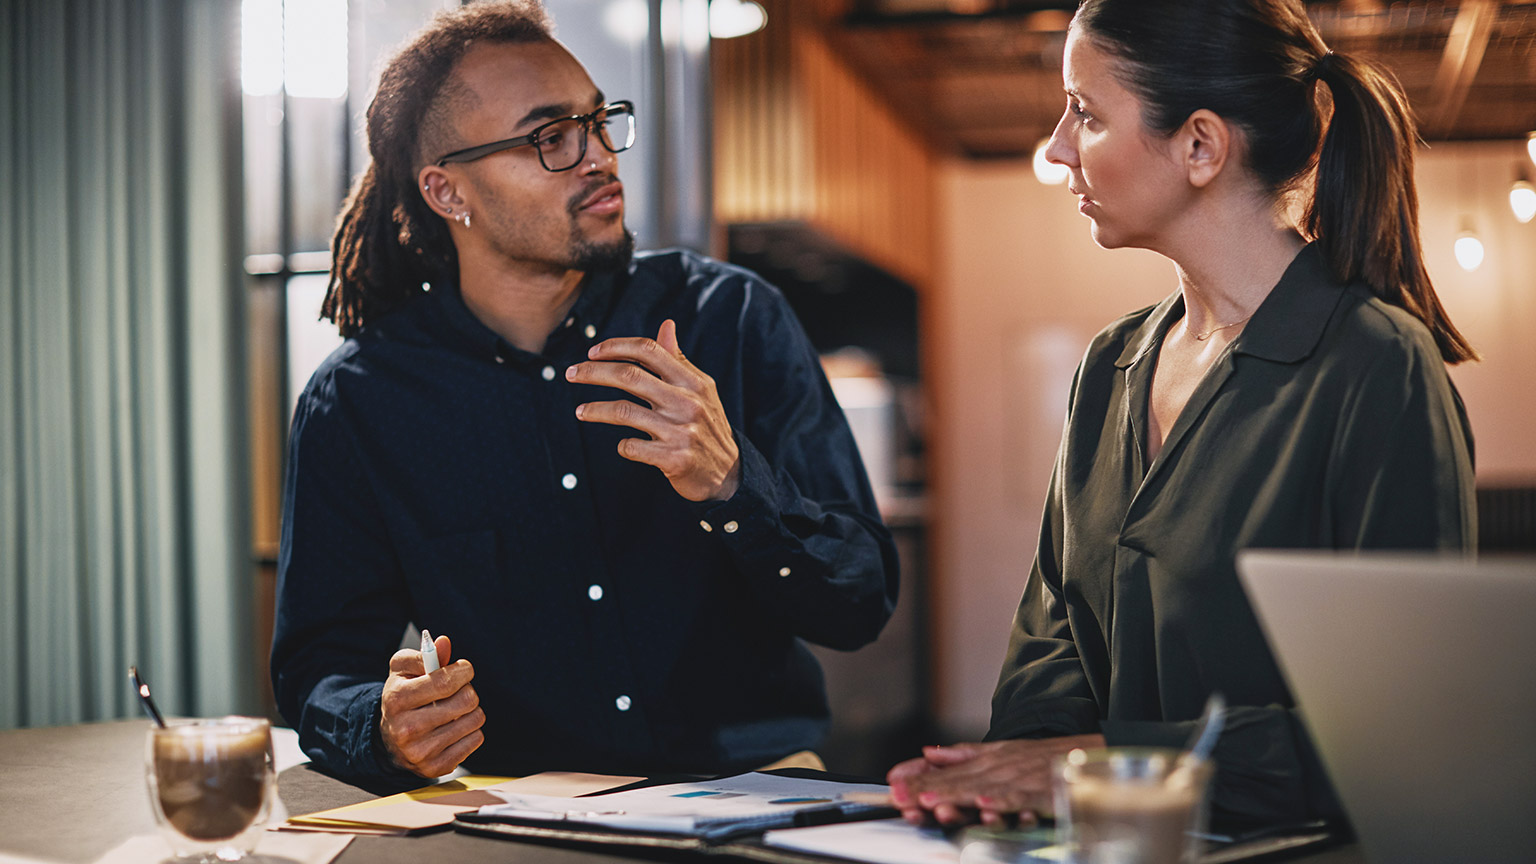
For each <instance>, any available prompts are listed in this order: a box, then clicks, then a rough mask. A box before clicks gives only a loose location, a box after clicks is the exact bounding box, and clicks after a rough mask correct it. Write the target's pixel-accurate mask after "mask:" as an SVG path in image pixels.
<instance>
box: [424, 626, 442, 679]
mask: <svg viewBox="0 0 1536 864" xmlns="http://www.w3.org/2000/svg"><path fill="white" fill-rule="evenodd" d="M421 665H423V666H425V667H427V674H428V675H431V674H432V673H433V672H436V671H437V670H439V669H441V668H443V667H441V666H439V665H438V664H437V643H435V642H433V641H432V631H430V630H428V629H426V628H425V627H423V628H422V629H421Z"/></svg>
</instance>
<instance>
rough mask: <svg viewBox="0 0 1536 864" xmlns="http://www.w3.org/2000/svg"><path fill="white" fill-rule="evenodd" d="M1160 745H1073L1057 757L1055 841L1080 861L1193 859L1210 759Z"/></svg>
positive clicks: (1151, 863)
mask: <svg viewBox="0 0 1536 864" xmlns="http://www.w3.org/2000/svg"><path fill="white" fill-rule="evenodd" d="M1183 755H1184V752H1183V751H1181V750H1175V749H1165V748H1157V747H1110V748H1106V749H1100V750H1073V751H1072V752H1071V753H1068V754H1067V755H1065V756H1063V757H1060V758H1058V759H1057V760H1056V762H1055V764H1054V766H1053V769H1054V773H1053V778H1052V779H1053V781H1054V783H1053V791H1054V793H1055V804H1056V829H1057V839H1058V841H1059V842H1060V843H1061V844H1062V845H1063V846H1065V847H1066V851H1067V854H1068V856H1069V859H1068V860H1070V861H1073V862H1077V864H1109V862H1113V864H1193V862H1195V861H1196V860H1198V858H1199V857H1200V839H1199V837H1198V836H1197V835H1198V834H1200V833H1203V832H1204V831H1205V818H1206V791H1207V789H1208V787H1209V786H1210V783H1211V774H1212V773H1213V770H1214V769H1213V766H1212V763H1211V762H1210V761H1209V760H1197V761H1192V760H1186V759H1182V758H1181V757H1182V756H1183Z"/></svg>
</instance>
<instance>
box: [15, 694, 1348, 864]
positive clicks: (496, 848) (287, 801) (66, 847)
mask: <svg viewBox="0 0 1536 864" xmlns="http://www.w3.org/2000/svg"><path fill="white" fill-rule="evenodd" d="M147 728H148V721H145V720H118V721H113V722H108V723H86V724H81V725H78V726H58V727H52V728H45V729H17V730H10V731H4V732H0V857H3V856H4V855H5V854H7V853H8V854H10V855H21V856H28V857H34V858H41V859H44V860H48V861H59V862H91V861H94V860H95V859H96V858H98V857H100V856H101V854H102V853H104V852H106V851H107V850H109V849H111V848H113V847H114V846H117V845H118V844H119V843H121V842H122V841H123V840H125V839H127V838H128V837H131V836H134V835H136V834H149V833H152V832H154V830H155V822H154V816H153V815H152V814H151V813H150V809H149V798H148V795H147V793H146V792H145V788H144V730H145V729H147ZM278 794H279V796H280V797H281V798H282V800H283V803H284V805H286V806H287V808H288V810H289V812H290V813H310V812H314V811H316V810H324V809H327V808H330V807H340V806H342V805H345V804H355V803H357V802H359V801H364V800H367V799H368V798H370V797H372V796H370V795H369V794H368V793H367V792H364V791H363V790H361V789H358V788H357V787H355V786H351V785H348V784H346V783H343V782H341V781H340V780H335V779H333V778H331V777H327V776H325V775H324V774H321V773H320V772H318V771H315V770H314V769H313V768H311V767H310V766H309V765H297V766H294V767H291V768H287V769H286V770H284V771H283V772H282V773H281V774H280V775H279V776H278ZM336 860H337V862H339V864H364V862H379V864H396V862H398V864H421V862H427V861H429V862H432V864H452V862H459V861H466V862H468V861H473V862H482V861H484V862H496V861H516V862H519V864H605V862H633V861H635V860H637V859H634V858H630V857H627V856H623V855H616V854H612V853H606V852H596V851H588V850H584V849H566V848H560V847H555V846H539V845H533V844H528V843H512V842H507V841H504V840H493V839H489V838H483V837H471V836H469V835H465V834H455V833H452V832H443V833H437V834H427V835H423V836H419V837H358V838H356V839H355V840H353V841H352V845H350V846H348V847H347V850H346V851H345V852H343V853H342V854H341V856H340V857H339V858H337V859H336ZM1291 860H1293V861H1297V862H1303V864H1363V862H1364V860H1365V859H1364V857H1363V856H1362V855H1361V854H1360V850H1359V849H1358V847H1356V846H1353V845H1349V846H1341V847H1337V848H1334V849H1328V850H1325V851H1323V852H1319V853H1316V854H1313V855H1308V856H1305V857H1303V858H1295V859H1291Z"/></svg>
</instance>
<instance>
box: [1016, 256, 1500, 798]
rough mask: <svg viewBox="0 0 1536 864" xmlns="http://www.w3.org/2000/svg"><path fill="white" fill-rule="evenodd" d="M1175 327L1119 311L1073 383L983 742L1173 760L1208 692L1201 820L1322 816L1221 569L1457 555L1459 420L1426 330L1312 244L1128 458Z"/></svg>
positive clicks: (1171, 317)
mask: <svg viewBox="0 0 1536 864" xmlns="http://www.w3.org/2000/svg"><path fill="white" fill-rule="evenodd" d="M1182 316H1183V301H1182V299H1181V297H1180V295H1179V294H1177V293H1175V294H1174V295H1173V296H1171V297H1169V298H1168V299H1166V300H1164V301H1163V302H1162V303H1159V304H1158V305H1157V306H1154V307H1152V308H1150V309H1144V310H1142V311H1140V312H1136V313H1134V314H1131V315H1129V316H1126V317H1125V318H1122V319H1120V320H1119V321H1116V322H1115V323H1114V324H1111V325H1110V326H1109V327H1108V328H1107V329H1105V330H1104V331H1103V332H1101V333H1100V334H1099V335H1098V336H1097V337H1095V338H1094V340H1093V343H1092V344H1091V345H1090V346H1089V348H1088V352H1087V354H1086V356H1085V357H1084V358H1083V362H1082V365H1081V366H1080V367H1079V368H1078V372H1077V376H1076V378H1075V380H1074V382H1073V385H1072V392H1071V397H1070V401H1069V403H1068V413H1067V424H1066V429H1065V431H1064V433H1063V436H1062V442H1061V450H1060V452H1059V454H1058V456H1057V460H1056V468H1055V471H1054V473H1053V476H1052V479H1051V488H1050V495H1049V499H1048V501H1047V504H1046V509H1045V516H1044V520H1043V524H1042V525H1041V529H1040V545H1039V550H1038V553H1037V555H1036V558H1035V563H1034V567H1033V568H1032V569H1031V571H1030V575H1029V581H1028V583H1027V584H1026V585H1025V589H1024V597H1023V600H1022V602H1021V603H1020V605H1019V610H1018V614H1017V616H1016V617H1015V619H1014V625H1013V635H1012V638H1011V640H1010V642H1009V646H1008V656H1007V658H1006V660H1005V662H1004V664H1003V670H1002V675H1001V677H1000V680H999V681H998V686H997V692H996V694H995V696H994V697H993V705H992V729H991V732H990V733H989V736H988V737H989V738H993V739H996V738H1022V737H1044V736H1054V735H1067V734H1078V733H1084V732H1092V731H1102V732H1103V733H1104V736H1105V738H1106V739H1107V740H1108V741H1109V743H1110V744H1158V745H1173V746H1180V745H1182V744H1183V743H1184V742H1185V740H1186V739H1187V737H1188V735H1189V733H1190V731H1191V729H1192V727H1193V725H1194V720H1195V718H1196V717H1197V716H1198V715H1199V714H1200V711H1201V709H1202V707H1203V705H1204V703H1205V700H1206V697H1207V696H1208V695H1209V694H1210V693H1211V692H1212V691H1220V692H1221V693H1222V694H1223V695H1224V696H1225V697H1226V700H1227V703H1228V704H1229V705H1232V706H1237V707H1235V708H1234V709H1233V710H1232V711H1231V712H1230V713H1229V715H1228V721H1227V728H1226V732H1225V733H1224V734H1223V736H1222V739H1221V743H1220V745H1219V747H1218V750H1217V758H1218V765H1219V772H1218V777H1217V783H1216V793H1215V799H1214V801H1215V804H1216V806H1217V808H1218V809H1219V810H1220V811H1222V812H1225V813H1227V814H1231V815H1240V816H1248V817H1255V818H1260V819H1291V818H1299V817H1304V816H1310V815H1332V814H1335V813H1336V812H1337V807H1338V805H1337V804H1336V803H1335V801H1334V798H1333V795H1332V792H1331V790H1330V787H1329V785H1328V782H1327V778H1326V777H1325V776H1324V775H1323V773H1322V771H1321V769H1320V767H1319V765H1318V763H1317V760H1316V757H1315V755H1314V753H1313V750H1312V748H1311V746H1310V744H1309V743H1308V741H1307V736H1306V733H1305V732H1304V730H1303V727H1302V725H1301V723H1300V722H1299V719H1298V716H1297V714H1296V712H1295V710H1294V708H1295V702H1294V701H1293V700H1292V698H1291V694H1290V692H1289V690H1288V689H1287V688H1286V685H1285V682H1284V680H1283V679H1282V677H1281V675H1280V672H1279V670H1278V669H1277V667H1276V665H1275V660H1274V657H1273V656H1272V655H1271V654H1270V651H1269V648H1268V646H1267V645H1266V644H1265V641H1264V636H1263V634H1262V633H1261V632H1260V630H1259V625H1258V623H1257V621H1256V620H1255V618H1254V614H1253V611H1252V609H1251V608H1250V607H1249V605H1248V601H1247V599H1246V597H1245V596H1244V594H1243V589H1242V587H1241V586H1240V585H1239V584H1238V579H1237V574H1236V570H1235V567H1234V558H1235V555H1236V553H1237V552H1238V550H1240V549H1248V548H1284V547H1294V548H1333V549H1367V548H1386V549H1411V548H1437V549H1471V548H1473V544H1474V542H1475V536H1476V531H1475V526H1476V513H1475V509H1474V508H1475V499H1474V496H1473V472H1472V432H1471V429H1470V427H1469V425H1468V423H1467V417H1466V412H1465V410H1464V409H1463V407H1462V404H1461V400H1460V397H1459V396H1458V395H1457V393H1456V391H1455V388H1454V387H1453V386H1452V384H1451V381H1450V378H1449V377H1448V376H1447V375H1446V369H1445V364H1444V362H1442V360H1441V357H1440V353H1439V351H1438V350H1437V348H1436V347H1435V343H1434V340H1433V338H1432V337H1431V336H1430V334H1429V332H1428V330H1427V329H1426V328H1425V327H1424V326H1423V325H1422V324H1421V323H1420V322H1419V321H1418V320H1417V319H1415V318H1413V317H1412V316H1410V315H1409V314H1408V313H1406V312H1404V311H1403V310H1401V309H1399V308H1397V307H1395V306H1391V305H1388V304H1386V303H1384V302H1382V301H1381V300H1379V299H1377V298H1375V297H1374V296H1373V295H1372V294H1371V292H1370V291H1369V289H1367V288H1365V287H1364V286H1360V285H1348V286H1345V285H1341V284H1338V283H1337V282H1335V281H1334V280H1333V279H1332V278H1331V277H1330V276H1329V275H1328V272H1327V269H1326V267H1325V265H1324V262H1323V259H1322V256H1321V255H1320V254H1319V251H1318V250H1317V248H1316V246H1315V245H1313V246H1308V247H1306V248H1304V249H1303V250H1302V251H1301V252H1300V253H1299V254H1298V255H1297V256H1296V259H1295V260H1294V261H1293V262H1292V263H1291V265H1290V267H1289V268H1288V269H1287V270H1286V272H1285V275H1284V276H1282V277H1281V279H1280V282H1279V283H1278V284H1277V285H1276V286H1275V288H1274V289H1273V291H1272V292H1271V293H1270V295H1269V297H1268V298H1267V299H1265V301H1264V303H1263V304H1262V305H1261V306H1260V307H1259V310H1258V312H1257V313H1256V314H1255V315H1254V316H1253V318H1252V319H1251V320H1250V321H1249V322H1248V326H1247V327H1246V328H1245V329H1244V331H1243V332H1242V333H1241V334H1240V335H1239V336H1238V337H1237V339H1236V340H1234V342H1233V343H1232V346H1231V348H1230V349H1229V350H1228V352H1227V353H1226V354H1225V355H1224V356H1223V357H1222V358H1220V359H1219V360H1218V361H1217V362H1216V363H1215V364H1214V365H1213V366H1212V368H1211V370H1210V371H1209V373H1207V375H1206V377H1205V379H1204V380H1203V381H1202V382H1201V383H1200V385H1199V387H1198V388H1197V389H1196V390H1195V393H1194V395H1193V396H1192V397H1191V398H1190V400H1189V403H1188V404H1187V405H1186V406H1185V408H1184V410H1183V413H1182V414H1180V415H1179V418H1178V420H1177V422H1176V423H1175V424H1174V426H1173V428H1172V429H1171V430H1170V431H1169V434H1168V437H1167V440H1166V441H1165V443H1164V445H1163V448H1162V450H1161V452H1160V453H1159V454H1158V456H1157V458H1156V459H1154V460H1152V461H1151V463H1150V464H1148V461H1147V459H1146V456H1145V453H1146V446H1147V445H1146V435H1147V428H1146V417H1147V400H1148V393H1149V390H1150V387H1151V383H1152V373H1153V370H1154V369H1155V368H1156V365H1157V352H1158V348H1159V346H1160V345H1161V342H1162V338H1163V335H1164V333H1166V332H1167V330H1168V328H1169V326H1170V325H1171V324H1173V323H1174V322H1176V321H1178V320H1179V318H1181V317H1182ZM1317 602H1318V603H1320V604H1322V603H1327V602H1328V598H1327V597H1326V596H1320V597H1318V598H1317ZM1369 623H1370V622H1369V621H1361V622H1360V624H1361V626H1362V627H1364V626H1369ZM1424 636H1425V638H1427V639H1428V638H1440V637H1441V636H1443V634H1438V635H1437V634H1436V633H1434V632H1433V631H1428V630H1427V631H1426V632H1425V634H1424ZM1339 662H1340V663H1348V662H1350V658H1349V657H1347V656H1346V657H1340V658H1339Z"/></svg>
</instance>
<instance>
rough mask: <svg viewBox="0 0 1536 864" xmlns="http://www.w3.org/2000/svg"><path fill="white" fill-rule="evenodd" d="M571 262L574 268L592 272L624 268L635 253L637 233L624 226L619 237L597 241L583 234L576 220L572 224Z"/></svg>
mask: <svg viewBox="0 0 1536 864" xmlns="http://www.w3.org/2000/svg"><path fill="white" fill-rule="evenodd" d="M571 235H572V240H571V263H570V268H571V269H572V270H580V271H582V272H583V273H590V272H593V271H595V270H623V269H625V268H627V267H629V262H630V259H631V258H633V257H634V254H635V235H634V234H632V233H630V230H629V228H628V227H627V226H626V227H624V231H623V234H621V235H620V236H619V238H618V239H616V240H612V241H610V242H607V243H595V242H593V241H592V240H589V239H587V238H586V237H584V236H582V233H581V229H580V228H578V227H577V226H576V224H575V222H574V220H573V221H572V224H571Z"/></svg>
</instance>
